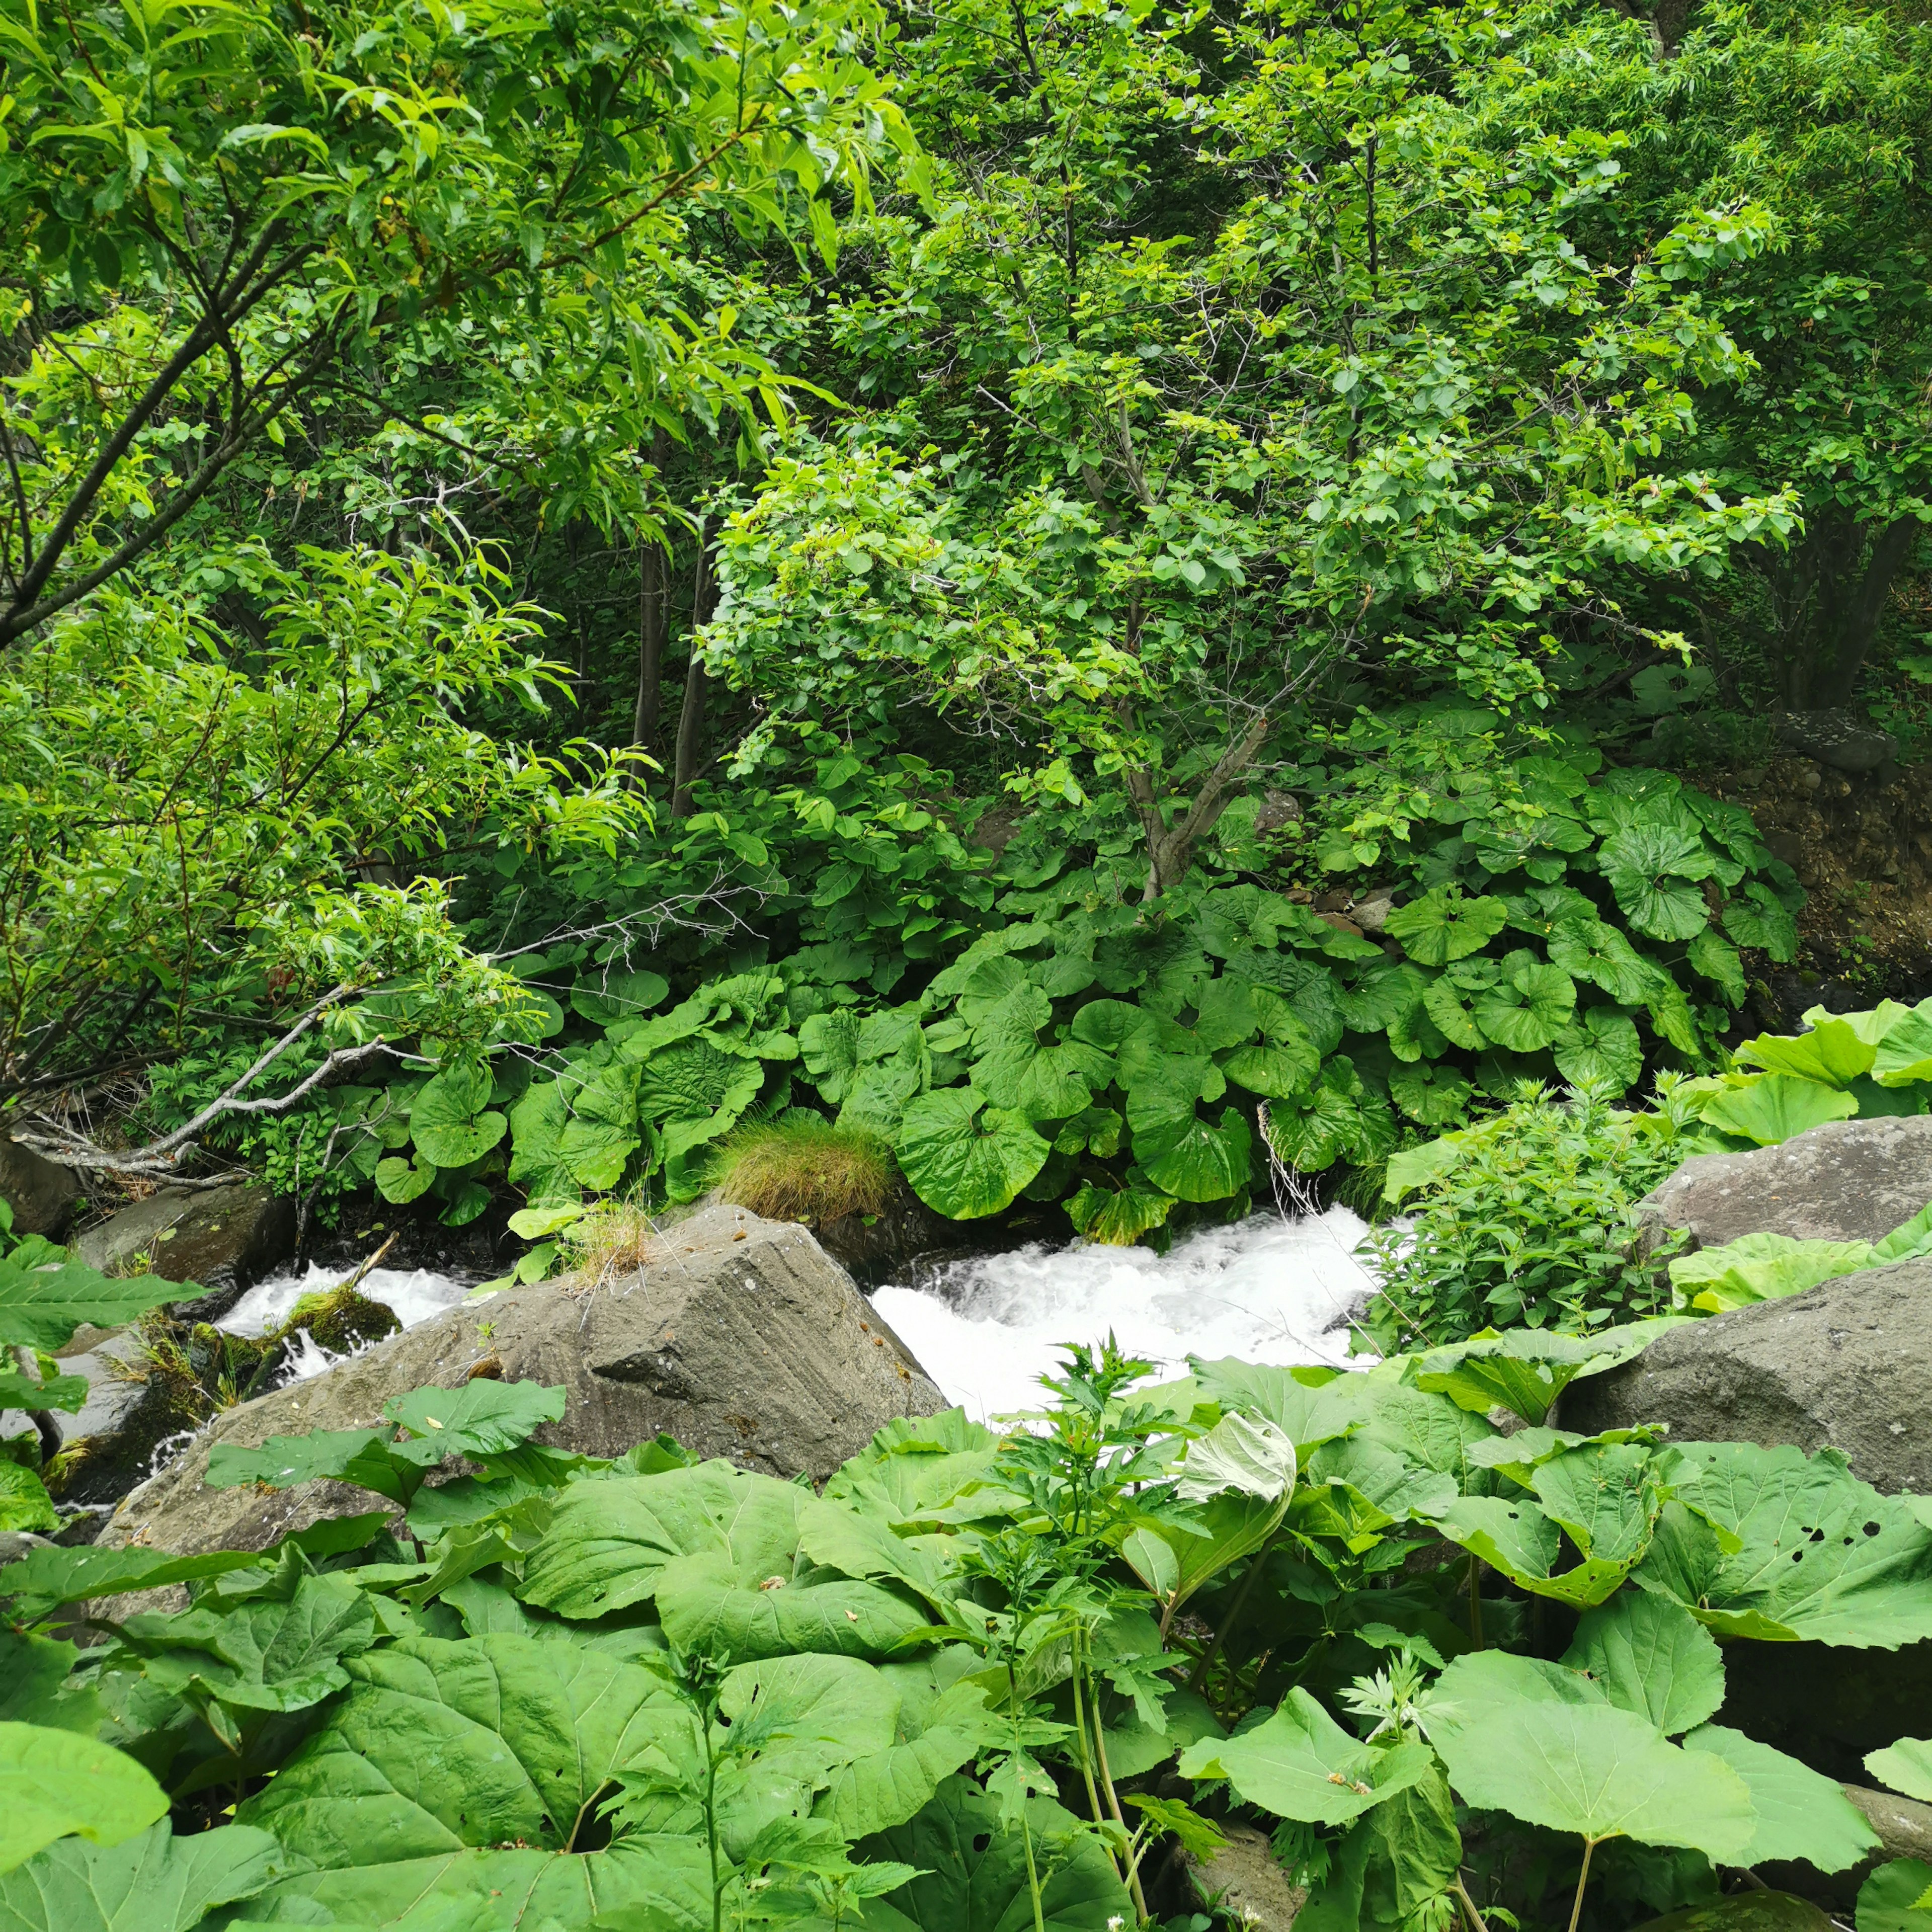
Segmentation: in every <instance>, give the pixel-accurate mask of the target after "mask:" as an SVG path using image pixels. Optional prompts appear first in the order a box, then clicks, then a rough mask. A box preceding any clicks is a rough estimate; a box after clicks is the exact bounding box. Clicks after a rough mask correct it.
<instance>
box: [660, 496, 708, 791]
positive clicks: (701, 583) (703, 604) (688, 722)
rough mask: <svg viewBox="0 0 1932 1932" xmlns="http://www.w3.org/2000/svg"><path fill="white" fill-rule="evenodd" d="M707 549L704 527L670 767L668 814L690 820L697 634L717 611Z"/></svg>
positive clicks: (701, 687) (696, 747)
mask: <svg viewBox="0 0 1932 1932" xmlns="http://www.w3.org/2000/svg"><path fill="white" fill-rule="evenodd" d="M711 562H712V558H711V545H710V544H709V541H707V539H706V535H705V532H704V526H703V524H702V523H700V525H699V526H698V531H697V580H696V582H695V583H694V585H693V586H692V589H691V664H690V667H689V669H688V670H686V671H685V674H684V703H683V704H682V706H680V707H679V711H678V714H677V753H676V761H675V763H674V764H673V767H672V778H671V790H670V813H671V816H672V817H673V818H688V817H690V816H691V787H692V786H693V785H694V784H696V783H697V770H698V760H699V759H700V757H701V756H702V755H703V750H704V693H705V688H706V685H709V682H710V679H709V678H707V677H706V676H705V674H704V662H703V658H701V657H700V655H698V650H697V633H698V631H699V629H700V627H701V626H703V625H706V624H708V623H709V622H710V621H711V613H712V611H714V610H716V609H717V607H718V580H717V578H716V577H715V576H714V575H713V574H712V568H711Z"/></svg>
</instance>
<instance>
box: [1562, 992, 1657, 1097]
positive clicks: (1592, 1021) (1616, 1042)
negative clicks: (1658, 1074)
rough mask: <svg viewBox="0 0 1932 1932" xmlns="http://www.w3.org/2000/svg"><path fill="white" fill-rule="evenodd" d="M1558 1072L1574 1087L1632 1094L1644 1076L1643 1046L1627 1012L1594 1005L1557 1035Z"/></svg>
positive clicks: (1618, 1093)
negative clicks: (1630, 1092) (1632, 1090)
mask: <svg viewBox="0 0 1932 1932" xmlns="http://www.w3.org/2000/svg"><path fill="white" fill-rule="evenodd" d="M1555 1049H1556V1070H1557V1072H1558V1073H1560V1074H1562V1076H1563V1077H1564V1079H1565V1080H1567V1081H1568V1082H1570V1084H1571V1085H1572V1086H1573V1087H1583V1086H1586V1085H1588V1086H1589V1087H1592V1088H1595V1089H1598V1090H1599V1091H1608V1092H1610V1093H1611V1094H1616V1095H1622V1094H1626V1093H1628V1091H1630V1089H1631V1088H1633V1087H1634V1086H1635V1085H1637V1082H1638V1081H1639V1080H1640V1079H1643V1043H1642V1042H1641V1041H1640V1040H1639V1039H1638V1038H1637V1027H1636V1025H1635V1024H1634V1022H1632V1020H1631V1018H1630V1016H1629V1015H1628V1014H1627V1013H1619V1012H1618V1011H1617V1010H1616V1008H1615V1007H1592V1009H1591V1010H1589V1012H1588V1013H1580V1014H1579V1015H1578V1016H1577V1019H1576V1021H1575V1022H1574V1024H1572V1025H1569V1026H1567V1027H1565V1028H1564V1029H1563V1031H1562V1032H1561V1033H1559V1034H1558V1035H1557V1036H1556V1043H1555Z"/></svg>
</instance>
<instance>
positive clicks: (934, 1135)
mask: <svg viewBox="0 0 1932 1932" xmlns="http://www.w3.org/2000/svg"><path fill="white" fill-rule="evenodd" d="M892 1151H893V1153H894V1154H895V1156H896V1157H897V1158H898V1164H899V1170H900V1172H901V1173H902V1174H904V1176H905V1178H906V1180H907V1182H908V1183H909V1184H910V1186H911V1187H912V1190H913V1193H916V1195H917V1196H919V1199H921V1200H922V1201H923V1202H925V1203H926V1205H927V1206H928V1207H929V1208H935V1209H937V1210H938V1212H939V1213H941V1214H944V1215H947V1216H948V1217H950V1218H951V1219H953V1220H957V1221H970V1220H977V1219H979V1218H980V1217H983V1216H984V1215H987V1214H998V1213H1000V1212H1001V1210H1002V1209H1004V1208H1009V1207H1010V1206H1011V1205H1013V1201H1014V1199H1016V1196H1018V1195H1019V1191H1020V1190H1021V1189H1022V1187H1025V1186H1026V1184H1028V1182H1029V1181H1031V1180H1032V1179H1033V1178H1034V1175H1037V1173H1039V1172H1040V1169H1042V1168H1043V1167H1044V1166H1046V1160H1047V1157H1048V1155H1049V1154H1051V1153H1052V1151H1053V1149H1052V1143H1051V1142H1049V1141H1046V1140H1045V1139H1043V1138H1042V1137H1041V1136H1040V1135H1039V1134H1037V1133H1035V1132H1034V1129H1033V1127H1032V1124H1031V1123H1030V1122H1029V1121H1026V1120H1025V1119H1024V1118H1022V1117H1021V1116H1019V1115H1015V1114H1013V1113H1011V1112H1007V1111H1006V1110H1004V1109H1000V1108H994V1107H983V1104H982V1103H981V1100H980V1097H979V1096H978V1095H977V1094H974V1092H972V1091H971V1089H970V1088H957V1087H950V1088H941V1089H940V1090H938V1091H936V1092H933V1093H929V1094H920V1095H919V1097H918V1098H917V1099H916V1100H913V1102H912V1103H910V1105H909V1106H907V1109H906V1110H905V1115H904V1119H903V1120H902V1121H901V1123H900V1126H899V1131H898V1138H897V1139H896V1140H895V1142H894V1143H893V1149H892Z"/></svg>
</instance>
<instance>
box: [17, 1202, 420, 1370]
mask: <svg viewBox="0 0 1932 1932" xmlns="http://www.w3.org/2000/svg"><path fill="white" fill-rule="evenodd" d="M432 1178H434V1177H432ZM184 1292H187V1291H186V1290H185V1289H184V1285H183V1284H181V1283H176V1282H172V1281H163V1280H161V1279H160V1277H159V1276H158V1275H151V1274H142V1275H130V1276H128V1277H126V1278H125V1279H118V1280H110V1278H109V1277H107V1276H106V1275H104V1274H101V1272H100V1271H98V1269H95V1268H89V1267H88V1266H87V1265H86V1263H85V1262H75V1261H68V1260H65V1259H63V1258H62V1250H59V1249H58V1248H55V1247H52V1245H51V1244H48V1243H46V1242H42V1241H37V1239H36V1238H34V1236H31V1235H29V1236H28V1238H27V1239H26V1241H23V1242H22V1243H21V1244H20V1246H19V1247H17V1248H15V1249H14V1250H13V1252H12V1253H10V1254H8V1255H6V1256H0V1343H5V1344H7V1345H13V1344H20V1343H23V1344H25V1345H26V1346H27V1347H28V1348H30V1349H60V1348H65V1346H67V1343H68V1338H69V1337H71V1336H72V1334H74V1331H75V1330H76V1329H77V1328H79V1327H80V1325H81V1324H82V1323H83V1322H91V1323H92V1325H94V1326H95V1328H121V1327H124V1326H125V1325H126V1324H127V1323H128V1322H132V1321H133V1320H134V1319H135V1318H136V1316H141V1315H145V1313H147V1312H148V1310H149V1309H151V1308H157V1307H160V1305H161V1304H162V1303H163V1302H166V1301H178V1299H180V1298H181V1296H182V1295H183V1294H184Z"/></svg>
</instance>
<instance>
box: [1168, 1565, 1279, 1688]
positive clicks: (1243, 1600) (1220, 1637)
mask: <svg viewBox="0 0 1932 1932" xmlns="http://www.w3.org/2000/svg"><path fill="white" fill-rule="evenodd" d="M1280 1534H1281V1532H1280V1529H1277V1530H1276V1531H1275V1532H1274V1535H1271V1537H1269V1538H1268V1541H1267V1542H1265V1543H1264V1544H1262V1547H1260V1549H1259V1550H1256V1552H1255V1553H1254V1556H1253V1558H1252V1559H1250V1562H1249V1564H1248V1569H1247V1575H1246V1576H1244V1577H1243V1578H1242V1579H1241V1588H1240V1589H1238V1590H1237V1591H1236V1592H1235V1601H1233V1602H1232V1604H1229V1606H1228V1614H1227V1615H1226V1616H1225V1617H1223V1619H1221V1626H1220V1629H1218V1630H1217V1631H1215V1633H1214V1642H1213V1643H1211V1644H1210V1645H1209V1646H1208V1648H1207V1649H1205V1650H1204V1651H1203V1652H1202V1653H1201V1661H1200V1662H1199V1663H1198V1664H1196V1665H1195V1667H1194V1669H1193V1673H1191V1674H1190V1676H1189V1678H1188V1679H1187V1688H1188V1689H1189V1690H1190V1691H1199V1689H1200V1688H1201V1686H1202V1682H1204V1681H1205V1679H1206V1677H1207V1675H1208V1672H1209V1671H1210V1670H1212V1669H1213V1668H1214V1660H1215V1658H1217V1657H1219V1656H1220V1654H1221V1646H1222V1644H1223V1643H1224V1642H1226V1639H1227V1635H1228V1633H1229V1631H1231V1630H1232V1629H1233V1628H1234V1627H1235V1623H1236V1622H1238V1619H1240V1616H1241V1612H1242V1610H1243V1609H1244V1607H1246V1605H1247V1601H1248V1592H1250V1590H1252V1589H1253V1588H1254V1586H1255V1579H1256V1577H1258V1576H1259V1575H1260V1574H1261V1568H1262V1564H1263V1563H1264V1562H1266V1561H1267V1559H1268V1552H1269V1551H1270V1550H1272V1549H1273V1548H1274V1540H1275V1537H1276V1536H1279V1535H1280Z"/></svg>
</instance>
